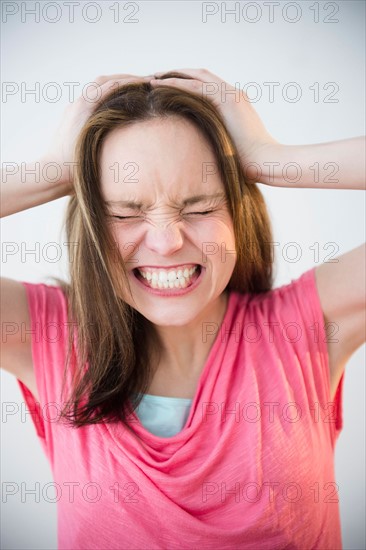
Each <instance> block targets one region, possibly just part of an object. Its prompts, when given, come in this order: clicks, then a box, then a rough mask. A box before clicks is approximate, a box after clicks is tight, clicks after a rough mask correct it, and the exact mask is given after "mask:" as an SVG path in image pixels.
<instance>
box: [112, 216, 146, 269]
mask: <svg viewBox="0 0 366 550" xmlns="http://www.w3.org/2000/svg"><path fill="white" fill-rule="evenodd" d="M131 229H133V228H131V227H128V226H125V227H123V228H122V227H121V226H118V225H113V226H112V227H111V229H110V232H111V235H112V239H113V241H114V244H115V246H116V248H117V250H118V252H119V255H120V257H121V258H122V259H123V261H124V262H126V263H128V262H130V264H131V266H132V267H134V263H136V257H137V252H138V249H139V245H138V243H139V236H138V235H137V234H136V230H135V231H131ZM134 259H135V262H134V261H133V260H134Z"/></svg>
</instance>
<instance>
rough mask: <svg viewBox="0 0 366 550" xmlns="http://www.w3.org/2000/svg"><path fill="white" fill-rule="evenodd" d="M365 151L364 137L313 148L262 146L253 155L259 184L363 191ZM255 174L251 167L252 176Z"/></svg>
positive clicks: (365, 170) (276, 145)
mask: <svg viewBox="0 0 366 550" xmlns="http://www.w3.org/2000/svg"><path fill="white" fill-rule="evenodd" d="M365 149H366V141H365V137H364V136H360V137H354V138H350V139H343V140H339V141H331V142H327V143H316V144H314V145H281V144H278V143H276V144H263V145H262V146H261V147H259V148H258V149H257V150H256V151H255V154H254V163H255V164H256V165H257V166H258V170H257V172H258V176H259V179H258V182H259V183H264V184H267V185H272V186H274V187H301V188H319V189H366V178H365V172H366V168H365ZM251 162H253V157H252V159H251ZM244 170H245V163H244ZM255 175H256V174H255V167H254V168H252V172H251V176H252V177H253V176H255Z"/></svg>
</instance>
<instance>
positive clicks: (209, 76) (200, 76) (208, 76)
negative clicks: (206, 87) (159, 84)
mask: <svg viewBox="0 0 366 550" xmlns="http://www.w3.org/2000/svg"><path fill="white" fill-rule="evenodd" d="M167 72H178V73H183V74H186V75H187V76H192V78H195V79H197V80H202V81H203V82H207V81H208V82H211V81H212V82H221V81H222V79H221V78H220V77H219V76H217V75H216V74H214V73H211V72H210V71H208V70H207V69H170V70H169V71H159V72H156V73H154V76H155V77H156V78H160V77H161V76H163V75H164V74H166V73H167Z"/></svg>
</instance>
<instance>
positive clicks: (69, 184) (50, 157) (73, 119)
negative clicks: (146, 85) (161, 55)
mask: <svg viewBox="0 0 366 550" xmlns="http://www.w3.org/2000/svg"><path fill="white" fill-rule="evenodd" d="M151 78H152V75H150V76H134V75H129V74H113V75H109V76H98V78H96V79H95V80H94V81H93V82H94V83H95V84H96V85H97V86H94V85H93V86H91V87H90V88H91V89H89V90H87V92H86V94H85V95H86V98H85V97H84V96H83V95H82V96H80V97H79V98H78V99H77V100H76V101H75V102H74V103H70V104H69V105H68V106H67V107H66V109H65V111H64V114H63V116H62V120H61V123H60V125H59V127H58V128H57V131H56V133H55V135H54V137H53V140H52V142H51V145H50V147H49V149H48V150H47V152H46V154H45V155H43V156H42V157H41V158H40V159H39V160H40V162H41V163H44V164H46V163H48V162H52V163H57V165H58V167H59V168H58V169H59V170H61V172H60V177H59V178H58V180H57V184H58V185H60V186H61V185H62V187H66V189H67V191H68V192H67V193H66V194H69V195H72V194H73V173H74V170H73V165H72V163H73V162H75V160H74V152H75V151H74V149H75V144H76V140H77V137H78V135H79V133H80V130H81V129H82V127H83V126H84V124H85V122H86V121H87V119H88V118H89V117H90V115H91V114H92V113H93V111H94V110H95V109H96V107H97V106H98V105H99V104H100V102H101V101H103V98H104V97H105V96H106V95H107V94H108V92H109V91H110V90H111V89H112V88H113V87H114V88H116V87H117V86H118V85H124V84H128V83H130V82H137V81H145V82H149V80H150V79H151ZM93 99H94V100H93Z"/></svg>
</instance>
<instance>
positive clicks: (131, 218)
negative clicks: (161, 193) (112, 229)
mask: <svg viewBox="0 0 366 550" xmlns="http://www.w3.org/2000/svg"><path fill="white" fill-rule="evenodd" d="M139 217H140V216H112V218H117V219H118V220H135V219H137V218H139Z"/></svg>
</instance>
